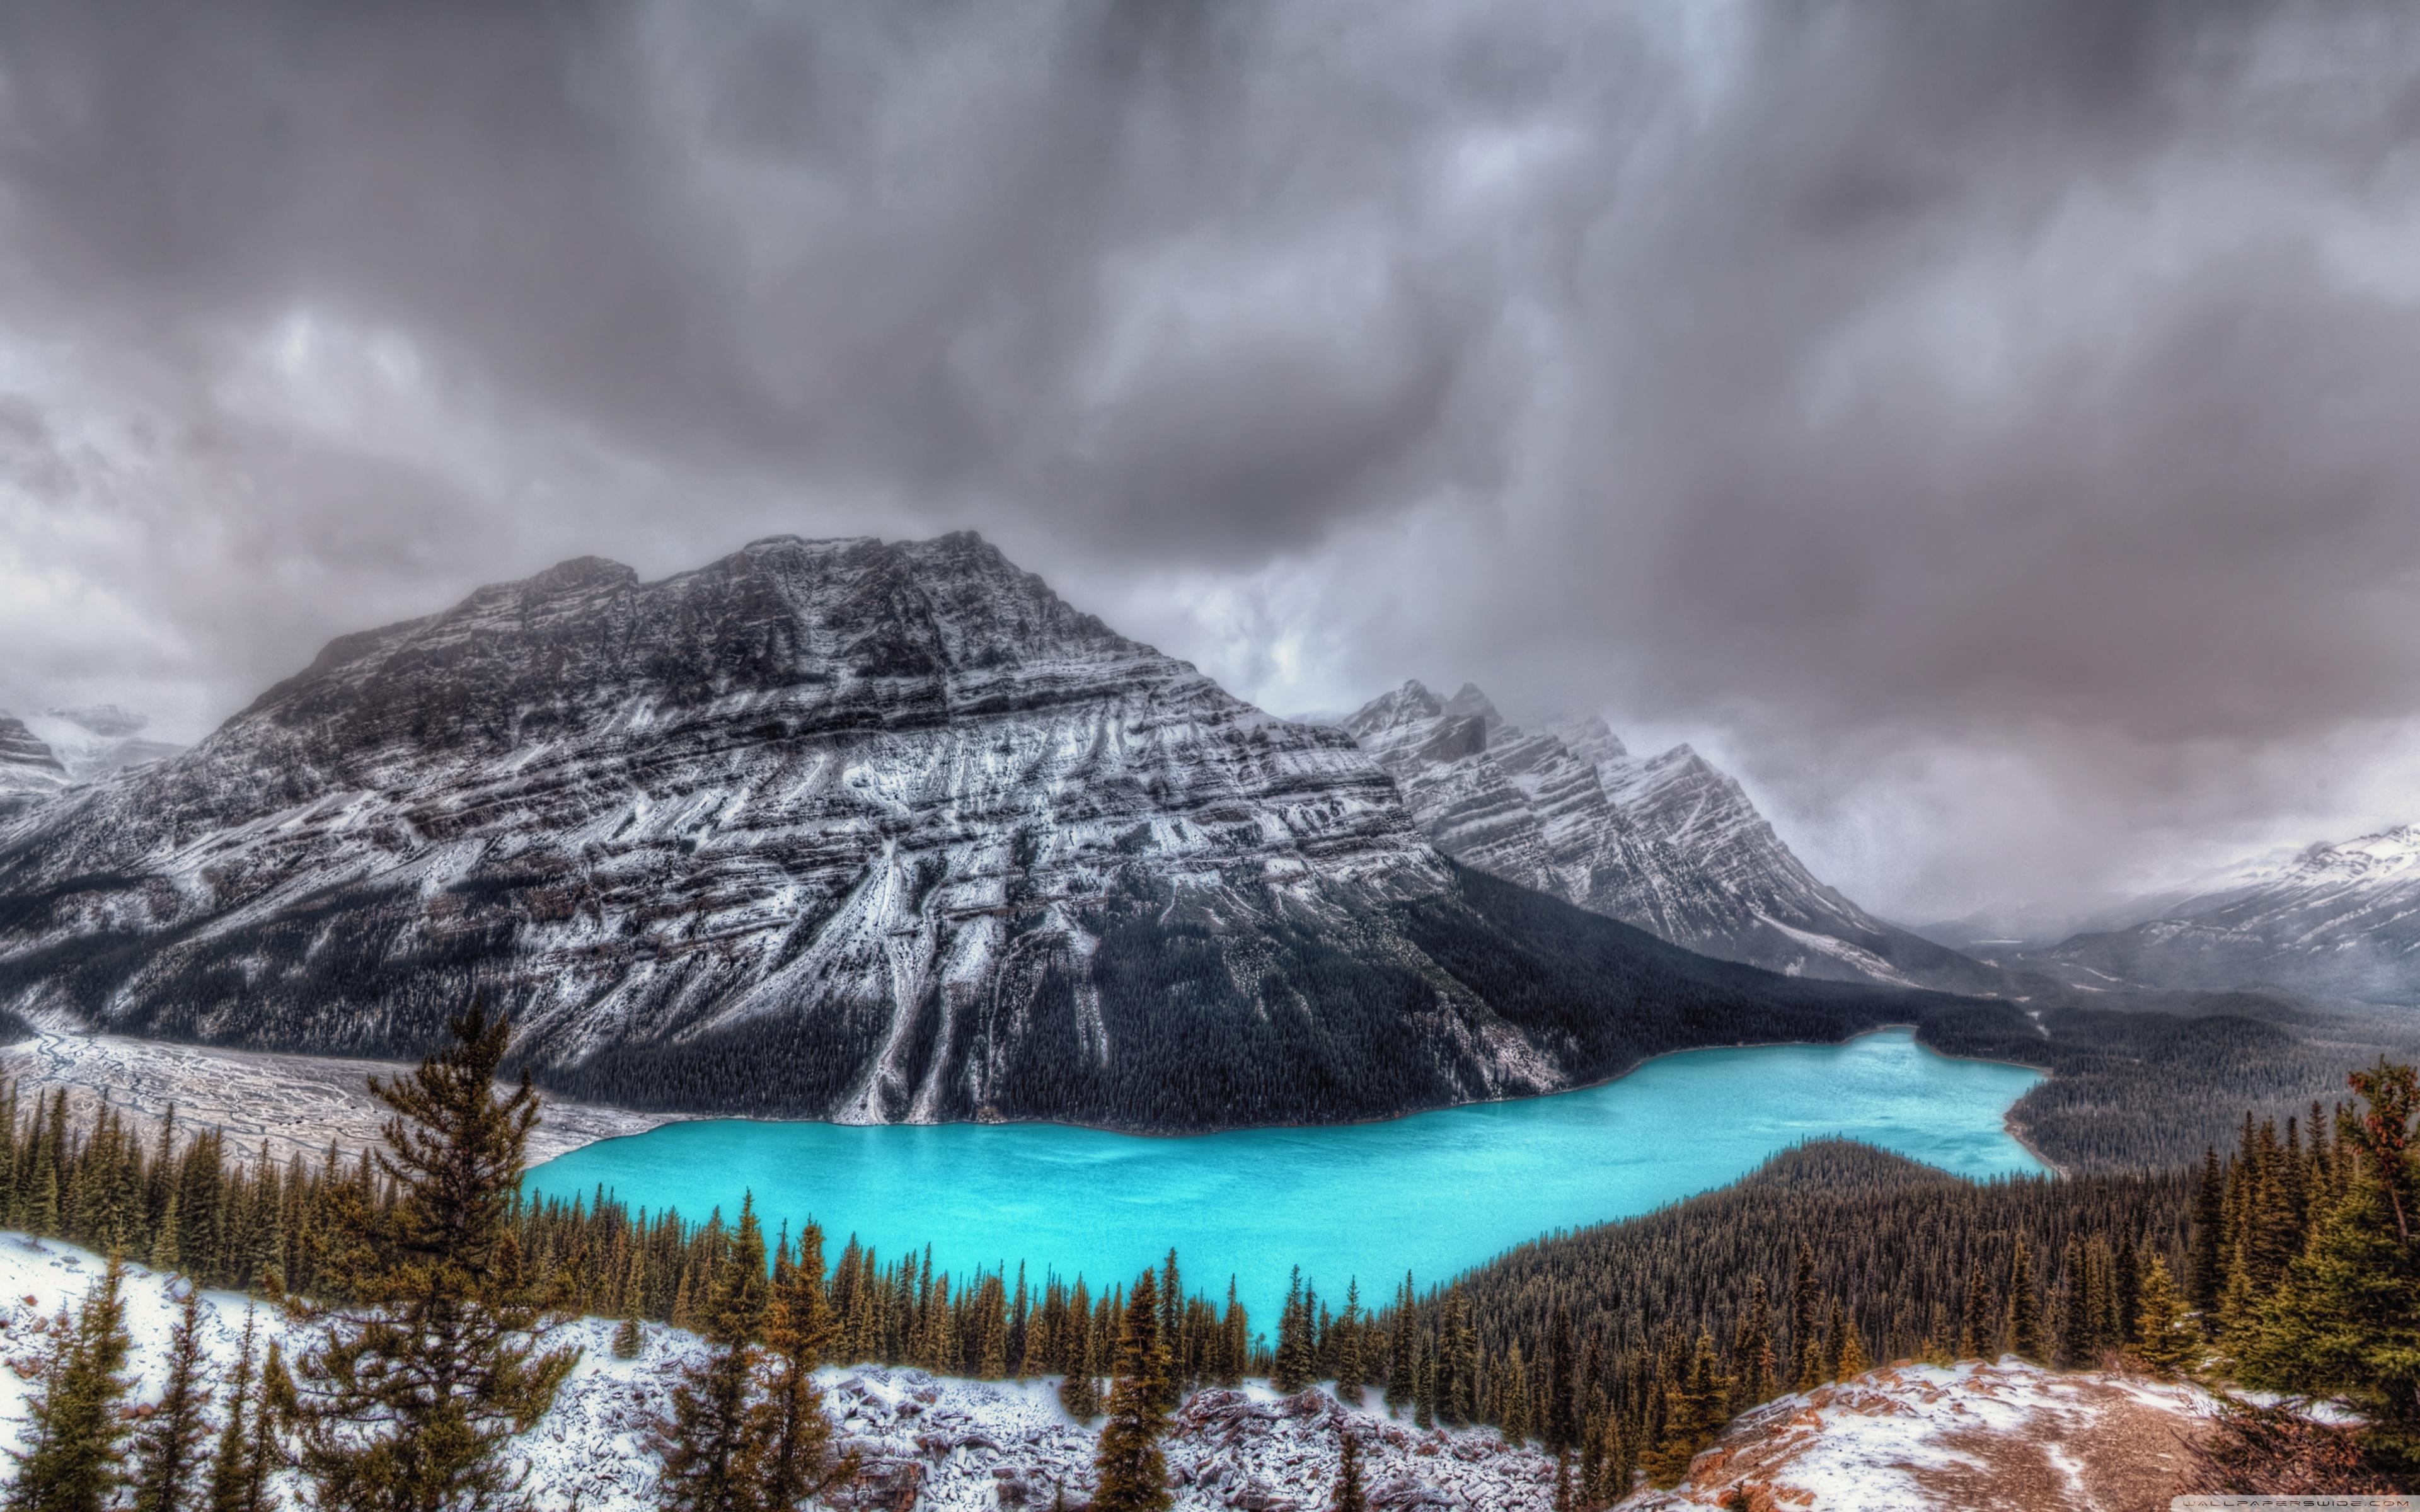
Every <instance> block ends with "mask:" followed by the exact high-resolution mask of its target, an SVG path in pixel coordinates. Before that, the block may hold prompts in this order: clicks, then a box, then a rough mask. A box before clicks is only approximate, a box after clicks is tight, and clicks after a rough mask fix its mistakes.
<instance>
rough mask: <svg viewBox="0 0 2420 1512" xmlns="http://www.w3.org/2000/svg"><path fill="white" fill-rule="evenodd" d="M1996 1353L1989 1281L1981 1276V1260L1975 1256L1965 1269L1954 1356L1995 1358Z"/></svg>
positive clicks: (1997, 1331) (1995, 1334)
mask: <svg viewBox="0 0 2420 1512" xmlns="http://www.w3.org/2000/svg"><path fill="white" fill-rule="evenodd" d="M1999 1353H2000V1335H1999V1330H1998V1329H1997V1328H1995V1327H1993V1323H1992V1288H1991V1284H1990V1283H1989V1282H1987V1281H1985V1280H1984V1279H1983V1260H1982V1257H1980V1256H1978V1257H1976V1259H1975V1263H1974V1264H1973V1265H1972V1266H1971V1267H1970V1268H1969V1269H1968V1270H1967V1272H1966V1306H1965V1309H1964V1312H1963V1313H1962V1318H1961V1321H1960V1324H1959V1330H1958V1358H1960V1359H1962V1360H1990V1359H1997V1358H1998V1357H1999Z"/></svg>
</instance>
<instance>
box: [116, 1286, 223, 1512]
mask: <svg viewBox="0 0 2420 1512" xmlns="http://www.w3.org/2000/svg"><path fill="white" fill-rule="evenodd" d="M201 1319H202V1293H201V1288H198V1287H196V1286H194V1285H192V1284H191V1283H190V1282H189V1283H187V1284H186V1286H185V1298H184V1304H183V1305H182V1306H181V1307H180V1308H179V1310H178V1314H177V1326H176V1328H175V1329H174V1330H173V1331H171V1333H170V1334H169V1335H168V1380H167V1383H166V1385H165V1386H163V1388H162V1390H161V1394H160V1402H159V1405H158V1406H156V1407H154V1408H153V1409H152V1411H151V1416H150V1417H149V1418H148V1419H147V1420H146V1421H145V1422H144V1424H143V1426H142V1427H141V1428H140V1429H139V1430H138V1431H137V1432H136V1433H135V1436H134V1466H133V1471H134V1473H133V1484H134V1512H185V1509H186V1507H187V1504H188V1503H189V1501H190V1499H191V1492H192V1490H193V1488H194V1484H195V1483H196V1482H197V1481H199V1480H200V1478H201V1474H202V1459H203V1455H202V1441H203V1440H205V1439H207V1438H209V1431H210V1425H209V1403H210V1392H209V1387H208V1386H206V1385H204V1384H203V1383H202V1379H201V1378H202V1369H203V1365H204V1361H203V1359H202V1345H201Z"/></svg>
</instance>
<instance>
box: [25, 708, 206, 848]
mask: <svg viewBox="0 0 2420 1512" xmlns="http://www.w3.org/2000/svg"><path fill="white" fill-rule="evenodd" d="M148 728H149V721H148V720H147V719H146V718H145V717H143V716H142V715H139V714H133V713H130V712H129V711H127V710H125V709H121V708H119V707H118V706H117V705H116V704H114V703H104V704H100V705H97V706H94V707H91V708H82V709H51V710H48V711H46V712H44V713H42V714H38V715H27V716H23V717H19V716H15V715H11V714H8V713H7V712H5V711H0V822H5V821H6V820H7V819H8V818H9V817H10V816H11V815H12V814H16V813H23V812H24V811H26V810H30V809H32V808H33V807H34V806H35V805H36V804H38V803H39V802H41V801H43V800H45V799H48V798H51V797H54V796H55V795H58V794H60V793H63V792H65V791H66V790H67V789H68V788H70V787H71V786H73V785H74V784H76V783H78V782H93V781H98V780H100V779H102V778H105V777H108V776H110V775H111V774H112V773H115V772H121V771H124V770H125V769H126V768H128V767H130V766H139V765H142V764H145V763H147V762H156V761H160V760H163V759H164V758H166V757H169V756H173V755H175V754H176V753H177V752H178V751H179V750H181V749H183V748H182V747H180V746H173V745H170V744H168V743H167V742H165V741H160V740H149V739H146V738H145V737H144V734H143V732H144V731H145V730H147V729H148Z"/></svg>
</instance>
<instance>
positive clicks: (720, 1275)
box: [655, 1196, 769, 1512]
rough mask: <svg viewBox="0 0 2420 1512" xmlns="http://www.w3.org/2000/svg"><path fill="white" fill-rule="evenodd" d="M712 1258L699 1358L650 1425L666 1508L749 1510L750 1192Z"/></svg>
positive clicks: (760, 1322) (754, 1267) (763, 1432)
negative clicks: (668, 1409)
mask: <svg viewBox="0 0 2420 1512" xmlns="http://www.w3.org/2000/svg"><path fill="white" fill-rule="evenodd" d="M721 1244H722V1246H724V1247H725V1248H726V1250H727V1253H723V1254H720V1255H717V1256H715V1257H714V1260H715V1264H714V1270H713V1279H712V1281H711V1282H709V1283H708V1287H707V1292H706V1308H705V1323H706V1329H705V1332H706V1344H707V1347H708V1348H707V1352H706V1358H705V1359H704V1360H703V1361H700V1362H698V1363H697V1364H694V1365H690V1366H689V1367H688V1369H686V1370H685V1371H684V1372H683V1373H682V1379H681V1382H680V1384H679V1385H677V1386H675V1387H674V1388H673V1398H672V1409H673V1410H672V1416H671V1417H670V1418H668V1419H666V1420H665V1421H663V1422H661V1423H659V1425H658V1426H657V1429H656V1440H655V1447H656V1451H657V1453H658V1454H659V1456H660V1457H661V1458H662V1459H663V1481H662V1496H663V1504H664V1507H665V1508H666V1512H755V1508H756V1506H757V1497H758V1493H759V1490H760V1489H761V1488H762V1486H763V1483H764V1480H765V1473H764V1460H765V1457H766V1452H767V1448H768V1443H767V1440H768V1427H769V1424H768V1421H767V1419H766V1417H765V1415H764V1414H763V1413H762V1412H759V1411H758V1402H757V1400H756V1344H755V1340H756V1338H757V1336H758V1335H759V1334H761V1333H762V1332H763V1330H764V1327H765V1315H766V1310H767V1306H768V1295H767V1291H768V1288H767V1283H766V1277H765V1232H764V1229H763V1228H762V1227H759V1225H758V1224H757V1222H756V1204H755V1201H754V1198H753V1197H752V1196H751V1197H748V1198H745V1199H743V1200H742V1201H741V1203H740V1205H739V1226H738V1227H737V1230H736V1231H735V1232H734V1233H733V1234H732V1235H731V1237H729V1238H728V1239H725V1240H722V1241H721Z"/></svg>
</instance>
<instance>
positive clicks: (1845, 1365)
mask: <svg viewBox="0 0 2420 1512" xmlns="http://www.w3.org/2000/svg"><path fill="white" fill-rule="evenodd" d="M1873 1367H1874V1363H1873V1361H1871V1360H1869V1359H1868V1358H1867V1357H1866V1341H1865V1339H1864V1338H1863V1337H1862V1336H1861V1335H1859V1334H1858V1332H1857V1320H1856V1319H1855V1317H1854V1315H1853V1316H1851V1317H1850V1318H1849V1319H1847V1320H1846V1321H1845V1322H1844V1323H1842V1325H1841V1329H1840V1364H1839V1367H1838V1370H1836V1371H1835V1372H1834V1373H1833V1376H1832V1379H1833V1380H1835V1381H1854V1380H1856V1379H1857V1378H1858V1377H1859V1376H1862V1375H1864V1374H1865V1373H1866V1372H1867V1371H1869V1370H1871V1369H1872V1368H1873Z"/></svg>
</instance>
